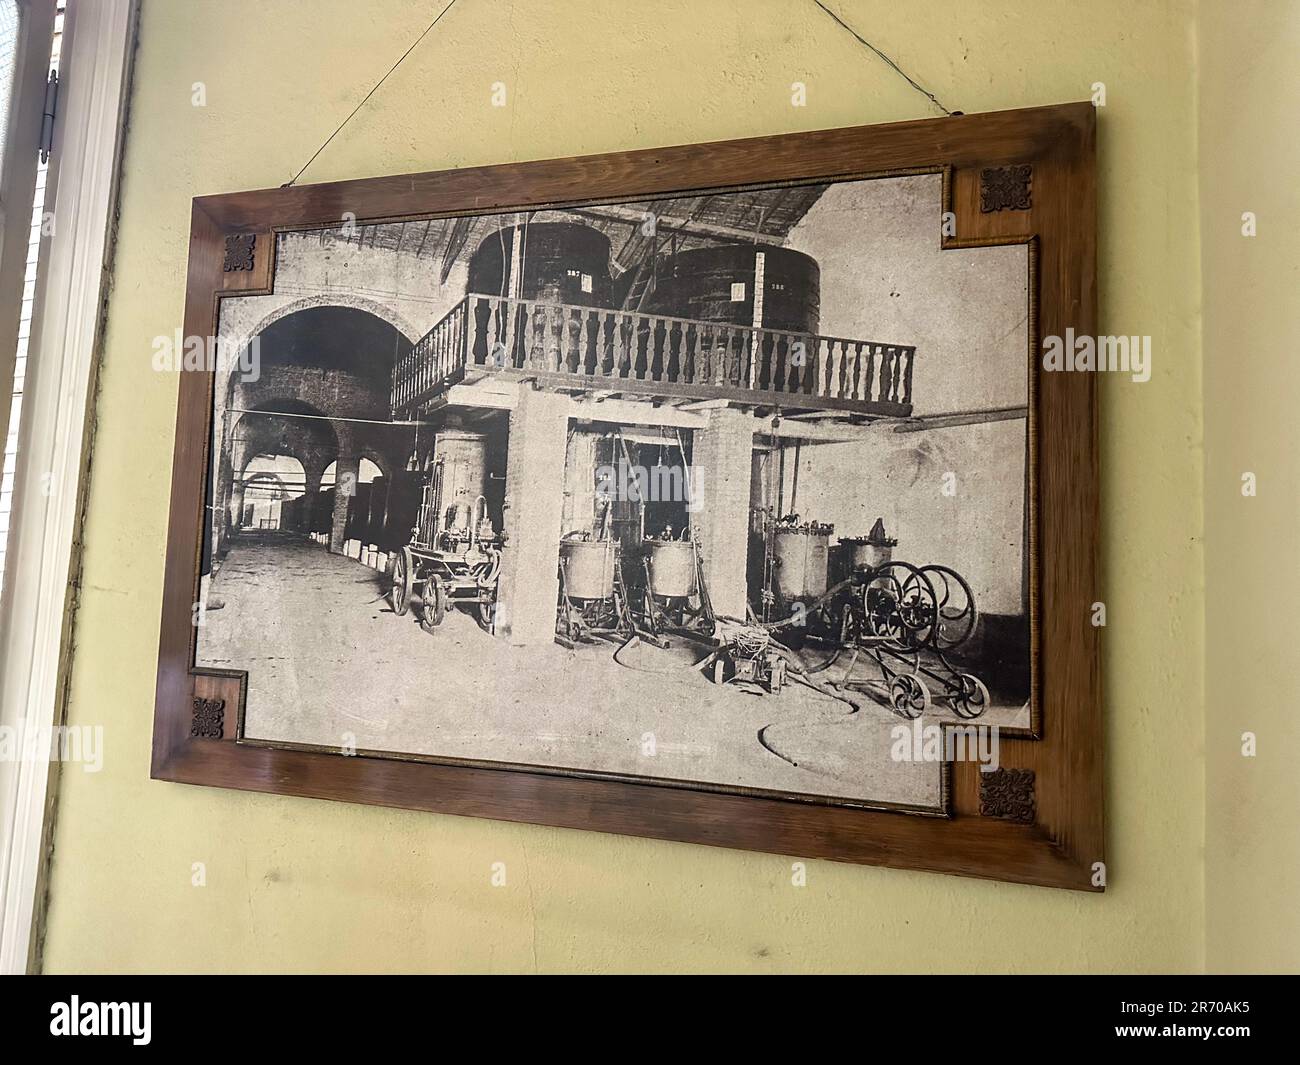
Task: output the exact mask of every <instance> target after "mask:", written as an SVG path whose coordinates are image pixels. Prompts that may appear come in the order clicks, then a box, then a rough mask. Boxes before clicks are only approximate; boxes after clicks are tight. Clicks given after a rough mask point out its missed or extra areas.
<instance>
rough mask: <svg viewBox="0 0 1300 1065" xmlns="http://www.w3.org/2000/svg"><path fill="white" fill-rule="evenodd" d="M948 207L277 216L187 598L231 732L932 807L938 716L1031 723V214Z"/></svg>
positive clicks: (221, 412) (928, 188)
mask: <svg viewBox="0 0 1300 1065" xmlns="http://www.w3.org/2000/svg"><path fill="white" fill-rule="evenodd" d="M950 217H951V215H947V214H945V182H944V175H943V174H942V172H938V171H936V172H929V173H910V174H903V175H897V176H869V177H864V178H861V179H856V180H844V181H837V182H833V183H820V184H791V185H776V186H770V187H746V188H737V189H732V190H723V191H706V192H701V193H698V194H683V195H681V196H677V197H674V198H671V199H656V200H653V201H648V202H618V203H591V204H581V205H575V206H567V207H562V208H561V207H557V208H553V209H530V210H527V211H514V212H499V213H493V214H484V215H476V216H460V217H451V218H435V219H427V220H412V221H402V222H394V223H387V224H384V223H381V224H364V225H355V224H346V223H345V224H344V225H343V226H342V227H335V228H331V229H320V230H307V231H288V232H281V233H278V234H277V235H276V237H275V241H276V243H275V249H274V255H275V258H274V283H273V291H272V292H271V293H270V294H267V295H255V296H244V297H239V298H228V299H226V300H224V301H223V302H222V305H221V312H220V336H219V340H220V347H219V350H220V352H221V362H220V364H219V366H218V369H217V372H216V380H215V385H214V389H213V396H214V407H213V414H212V426H213V433H212V440H211V449H210V459H211V473H210V482H209V484H208V499H209V509H208V512H207V513H208V515H209V522H210V524H209V528H208V531H207V537H206V542H205V546H204V567H203V572H204V577H203V586H202V594H201V601H200V604H199V606H198V608H197V611H198V614H197V617H196V621H197V624H198V634H197V635H198V639H197V652H196V665H197V666H199V667H210V668H214V669H220V670H235V671H244V672H247V675H248V678H247V690H246V693H245V705H244V707H243V716H242V725H241V729H242V731H241V739H243V740H245V741H247V742H252V743H266V744H271V745H288V746H303V747H307V748H310V749H333V750H338V751H341V752H343V753H365V754H376V755H383V754H389V755H393V756H395V757H408V758H427V759H434V760H447V761H451V762H457V763H471V764H478V763H483V764H491V763H503V764H507V765H512V766H528V767H536V768H540V769H546V770H554V771H556V772H562V773H580V774H604V775H613V776H617V777H622V778H633V779H635V778H654V779H655V780H659V781H664V782H673V783H677V784H680V785H682V786H695V787H702V788H711V789H738V790H744V791H761V792H770V793H774V794H779V795H783V796H790V797H799V798H807V799H811V800H819V801H829V802H842V803H846V804H858V805H870V806H877V807H885V808H897V809H899V810H905V811H913V812H918V813H931V814H942V813H944V812H946V810H947V804H948V795H947V783H946V773H945V762H944V759H943V758H942V757H934V756H933V744H932V743H930V742H929V740H930V737H931V736H938V735H941V734H942V733H943V731H944V730H943V729H941V728H939V727H938V726H941V725H944V724H945V723H949V724H950V723H957V724H961V723H964V722H975V723H978V724H979V725H980V726H996V727H995V728H994V729H993V730H992V731H993V734H994V735H996V733H997V731H998V730H999V729H1011V730H1019V731H1021V732H1025V731H1028V730H1029V729H1031V727H1032V725H1033V721H1032V720H1031V718H1032V716H1033V706H1032V687H1033V685H1032V669H1031V659H1032V656H1031V630H1032V611H1031V587H1030V575H1031V572H1032V567H1031V551H1030V542H1031V541H1030V532H1031V525H1030V518H1031V514H1030V509H1031V508H1030V505H1029V501H1030V499H1031V493H1030V491H1029V483H1030V474H1031V456H1030V453H1029V446H1028V439H1029V436H1028V434H1027V426H1028V419H1029V409H1030V396H1029V381H1030V373H1029V368H1030V361H1029V360H1030V327H1031V297H1030V292H1031V277H1030V273H1031V269H1032V264H1031V250H1030V247H1029V246H1028V245H1027V244H1025V243H1019V244H1004V245H999V246H991V247H959V246H957V247H946V246H945V243H946V242H945V237H946V236H948V235H950V234H949V233H945V228H944V227H945V219H946V218H950ZM972 735H974V730H972ZM979 735H980V736H981V737H983V742H984V743H985V744H987V736H988V732H987V731H986V730H981V731H980V733H979ZM927 751H928V752H930V754H929V755H928V756H927ZM985 754H986V756H987V757H986V759H985V760H987V759H988V758H996V752H995V751H985Z"/></svg>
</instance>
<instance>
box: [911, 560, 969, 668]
mask: <svg viewBox="0 0 1300 1065" xmlns="http://www.w3.org/2000/svg"><path fill="white" fill-rule="evenodd" d="M921 572H922V573H923V574H924V575H925V577H926V579H927V580H928V581H929V582H930V586H931V587H932V588H933V589H934V594H935V599H936V603H935V609H936V624H935V630H934V645H935V647H937V648H938V649H939V650H940V651H950V650H952V649H953V648H954V647H957V646H958V645H959V644H963V643H965V642H966V641H967V640H969V639H970V638H971V634H972V633H973V632H974V631H975V623H976V622H977V621H978V620H979V614H978V612H977V611H976V609H975V594H974V593H973V592H972V591H971V589H970V585H969V584H967V583H966V579H965V578H964V577H963V576H962V575H961V574H960V573H958V572H957V571H956V570H954V569H949V568H948V567H947V566H922V567H921Z"/></svg>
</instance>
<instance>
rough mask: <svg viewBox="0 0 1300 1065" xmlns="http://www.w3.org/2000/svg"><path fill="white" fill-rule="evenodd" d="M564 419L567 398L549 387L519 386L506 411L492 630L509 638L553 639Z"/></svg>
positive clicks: (518, 641)
mask: <svg viewBox="0 0 1300 1065" xmlns="http://www.w3.org/2000/svg"><path fill="white" fill-rule="evenodd" d="M568 426H569V397H568V396H566V395H562V394H559V393H555V392H534V391H531V390H527V389H525V390H521V392H520V394H519V402H518V404H517V405H516V407H515V409H514V410H513V411H511V412H510V451H509V455H508V457H507V460H506V499H505V529H506V534H507V536H508V537H509V539H508V540H507V542H506V547H505V550H504V551H503V552H502V555H501V576H500V581H499V583H498V585H497V620H496V634H497V635H498V636H500V637H503V638H505V639H507V640H509V641H510V642H511V643H513V644H521V645H522V644H546V643H551V642H553V641H554V639H555V608H556V601H557V600H558V599H559V595H560V581H559V577H558V575H557V570H558V566H559V555H560V535H561V533H562V531H563V530H561V528H560V522H561V520H562V518H563V508H564V457H565V455H564V452H565V437H566V435H567V432H568Z"/></svg>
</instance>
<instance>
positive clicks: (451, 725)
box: [198, 535, 1023, 810]
mask: <svg viewBox="0 0 1300 1065" xmlns="http://www.w3.org/2000/svg"><path fill="white" fill-rule="evenodd" d="M208 596H209V599H213V598H219V599H220V600H223V601H224V607H223V608H222V609H219V610H209V611H208V612H207V613H206V620H205V624H204V625H203V627H202V628H201V629H200V630H199V656H198V664H199V665H200V666H205V665H206V666H216V667H222V668H226V669H240V670H247V671H248V673H249V689H248V703H247V710H246V717H245V731H244V734H245V736H246V737H247V738H249V739H259V740H267V741H275V742H288V743H302V744H309V745H318V746H326V747H343V746H348V745H350V746H354V747H355V748H356V749H358V750H361V751H384V752H395V753H405V754H419V755H433V756H439V757H445V758H452V759H460V760H475V761H494V762H508V763H515V764H526V765H536V766H546V767H554V768H562V769H579V770H589V771H590V770H595V771H603V772H611V773H619V774H626V775H633V776H649V777H657V778H667V779H675V780H690V781H699V782H705V783H710V784H719V785H730V786H743V787H747V788H761V789H766V790H773V791H780V792H787V793H801V794H810V795H819V796H829V797H837V798H845V799H852V800H857V801H861V802H867V803H881V804H889V805H894V804H898V805H905V806H909V807H916V808H920V809H923V810H939V809H941V794H940V780H941V772H940V766H939V765H938V764H936V763H934V762H917V761H896V760H894V759H891V757H890V749H891V746H892V745H893V744H894V741H895V736H894V735H892V734H891V730H892V729H893V728H894V726H896V725H898V724H900V723H901V722H900V719H899V718H898V717H896V716H895V715H894V714H893V713H892V712H891V711H889V710H888V709H886V708H885V707H884V706H880V705H877V704H876V703H874V702H872V701H871V699H870V697H869V696H868V697H864V703H865V705H864V706H863V707H862V708H861V709H860V710H859V711H858V712H856V713H854V712H852V711H851V708H850V707H849V706H848V705H846V704H845V703H843V702H840V701H838V700H835V699H833V698H830V697H828V696H826V695H824V694H822V693H820V692H815V691H812V690H810V689H808V688H805V687H803V686H800V685H797V684H792V685H790V686H789V687H787V688H786V689H785V690H783V691H782V692H781V693H780V694H779V695H777V696H771V695H760V694H753V693H749V692H747V691H745V690H744V689H743V688H741V687H740V686H737V685H732V684H727V685H715V684H713V683H712V682H711V681H710V680H708V679H706V677H705V676H704V675H703V673H702V672H701V671H700V670H698V669H695V668H692V664H693V663H695V662H697V661H698V660H699V659H700V658H702V657H703V656H704V654H705V653H707V648H706V647H701V646H698V645H695V644H692V643H688V642H683V641H675V645H674V646H673V647H671V648H669V649H667V650H662V649H660V648H657V647H653V646H650V645H647V644H636V645H633V646H630V647H628V648H625V649H624V650H623V651H622V652H620V653H619V655H618V659H619V660H618V661H616V660H615V658H614V652H615V650H616V648H615V646H614V645H612V644H609V643H599V644H593V645H584V646H581V647H579V648H578V649H577V650H575V651H570V650H567V649H565V648H563V647H561V646H559V645H558V644H553V645H547V646H542V647H531V648H517V647H509V646H507V645H505V644H504V643H503V642H501V641H498V640H495V639H493V638H492V637H491V636H490V635H489V634H488V633H486V632H485V631H483V629H481V628H480V627H479V626H478V624H477V623H476V621H475V620H474V619H473V618H471V617H470V615H469V614H467V613H461V612H459V611H449V612H448V615H447V618H446V620H445V621H444V623H443V624H442V626H440V627H439V628H438V630H437V631H436V632H434V633H433V634H427V633H425V632H423V631H422V630H421V629H420V627H419V625H418V623H417V622H416V621H415V620H414V618H413V616H412V615H411V614H408V615H407V616H405V617H397V616H396V615H394V614H393V612H392V610H391V609H390V608H389V606H388V604H387V602H386V601H385V600H384V598H383V587H382V581H381V577H380V575H379V574H378V573H377V572H376V571H375V570H373V569H370V568H368V567H366V566H363V565H361V564H360V563H358V562H356V561H354V560H352V559H350V558H346V557H342V556H339V555H331V554H329V553H328V552H327V551H326V550H325V549H324V548H323V547H321V546H320V545H319V544H315V543H312V542H310V541H307V540H303V539H298V538H294V537H290V536H287V535H284V536H262V537H258V538H244V539H241V540H238V541H236V543H235V545H234V547H233V548H232V550H231V551H230V554H229V555H228V556H227V558H226V559H225V562H224V563H223V564H222V566H221V567H220V569H219V571H218V572H217V574H216V575H215V576H214V578H213V579H212V581H211V584H210V587H209V591H208ZM823 676H826V677H830V678H834V677H835V674H834V672H833V671H832V672H830V673H827V674H823ZM941 719H948V720H951V715H950V713H949V712H947V711H946V710H936V712H935V713H934V714H933V716H932V715H927V716H926V718H923V719H922V724H926V723H933V722H934V721H938V720H941ZM1017 719H1023V711H1022V710H1020V709H1019V708H1015V707H997V706H995V707H994V708H993V709H992V710H990V712H989V713H988V714H986V715H985V720H986V721H988V722H990V723H992V722H995V721H996V722H999V723H1003V724H1008V723H1012V722H1013V721H1016V723H1023V721H1022V720H1017Z"/></svg>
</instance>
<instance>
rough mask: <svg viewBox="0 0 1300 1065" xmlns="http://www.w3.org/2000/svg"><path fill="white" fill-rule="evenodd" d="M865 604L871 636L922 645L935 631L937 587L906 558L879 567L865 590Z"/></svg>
mask: <svg viewBox="0 0 1300 1065" xmlns="http://www.w3.org/2000/svg"><path fill="white" fill-rule="evenodd" d="M863 606H864V607H865V609H866V627H867V632H868V634H869V635H871V636H876V637H884V638H886V639H889V640H892V641H893V642H895V643H899V644H904V645H906V646H908V647H921V646H923V645H925V644H926V643H928V642H929V640H930V639H931V637H932V636H933V635H934V630H935V618H936V601H935V594H934V588H933V587H932V586H931V584H930V582H929V580H928V579H927V578H926V576H925V574H924V573H922V572H921V571H920V570H919V569H917V568H916V567H915V566H913V565H910V564H909V563H907V562H890V563H888V564H887V565H885V566H882V567H881V568H880V569H879V570H877V571H876V575H875V577H874V578H873V579H872V580H871V581H870V582H869V583H868V584H867V586H866V587H865V589H864V590H863Z"/></svg>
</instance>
